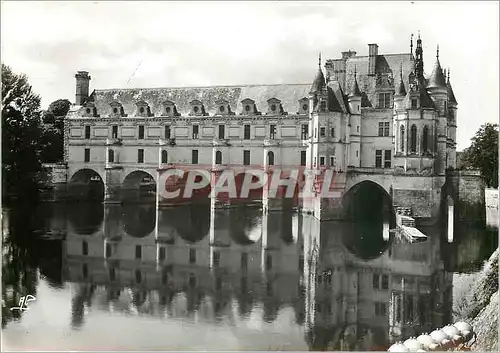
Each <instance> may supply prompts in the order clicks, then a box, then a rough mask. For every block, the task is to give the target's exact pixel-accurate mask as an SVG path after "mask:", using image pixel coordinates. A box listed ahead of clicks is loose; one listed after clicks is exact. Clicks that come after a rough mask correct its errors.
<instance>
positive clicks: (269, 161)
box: [267, 151, 274, 165]
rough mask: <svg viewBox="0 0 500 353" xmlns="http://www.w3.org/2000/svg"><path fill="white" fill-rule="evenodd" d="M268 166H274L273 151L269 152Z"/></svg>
mask: <svg viewBox="0 0 500 353" xmlns="http://www.w3.org/2000/svg"><path fill="white" fill-rule="evenodd" d="M267 164H268V165H274V152H273V151H269V152H267Z"/></svg>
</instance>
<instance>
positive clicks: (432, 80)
mask: <svg viewBox="0 0 500 353" xmlns="http://www.w3.org/2000/svg"><path fill="white" fill-rule="evenodd" d="M433 87H437V88H446V79H445V78H444V74H443V69H442V68H441V64H440V63H439V49H438V54H437V55H436V62H435V63H434V67H433V69H432V73H431V76H430V77H429V80H428V83H427V88H433Z"/></svg>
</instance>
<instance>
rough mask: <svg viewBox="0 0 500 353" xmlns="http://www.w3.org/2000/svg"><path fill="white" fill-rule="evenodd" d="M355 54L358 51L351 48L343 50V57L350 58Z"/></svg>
mask: <svg viewBox="0 0 500 353" xmlns="http://www.w3.org/2000/svg"><path fill="white" fill-rule="evenodd" d="M353 56H356V52H355V51H352V50H349V51H343V52H342V59H344V60H345V59H349V58H352V57H353Z"/></svg>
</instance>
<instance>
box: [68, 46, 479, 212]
mask: <svg viewBox="0 0 500 353" xmlns="http://www.w3.org/2000/svg"><path fill="white" fill-rule="evenodd" d="M409 49H410V50H409V53H403V54H380V53H379V48H378V45H377V44H369V45H368V55H367V56H358V55H357V53H356V52H355V51H351V50H349V51H346V52H342V57H341V58H339V59H328V60H326V62H325V63H324V67H322V62H321V56H320V58H319V67H318V70H317V73H316V76H315V77H314V80H313V83H312V84H310V83H309V84H276V85H247V86H212V87H192V88H153V89H95V90H94V91H93V92H92V93H90V94H89V86H90V80H91V77H90V75H89V73H88V72H86V71H78V73H77V74H76V76H75V77H76V97H75V104H74V105H73V106H72V107H71V109H70V111H69V113H68V115H67V117H66V120H65V122H66V125H65V127H66V128H65V151H64V152H65V161H66V165H67V167H66V168H67V169H66V170H65V172H64V174H65V177H64V180H63V181H62V183H61V184H66V185H70V186H71V185H74V186H75V187H76V185H80V187H82V185H83V186H84V187H88V186H89V185H91V184H92V181H99V185H101V188H102V190H97V193H98V194H99V195H102V197H103V198H104V200H105V201H106V202H112V201H117V200H120V199H121V197H122V195H123V193H124V192H125V191H126V190H134V188H135V189H137V188H143V189H144V188H146V189H147V187H148V184H149V187H150V190H151V191H152V192H153V193H154V188H155V187H156V185H155V183H156V182H157V181H158V175H159V174H158V173H160V172H161V171H162V170H163V169H165V168H168V166H169V165H197V164H198V165H204V166H207V165H209V166H216V165H222V166H227V165H231V166H240V167H241V168H242V170H243V171H244V170H245V167H246V166H251V165H253V166H255V165H258V166H261V167H263V168H266V167H268V166H272V165H280V166H290V167H292V166H304V167H305V168H308V169H318V170H320V171H322V173H323V172H324V171H325V170H329V169H330V170H333V171H335V172H336V173H337V174H336V175H337V177H336V186H337V187H338V188H339V190H341V192H342V193H343V194H347V192H348V191H349V190H350V189H354V187H356V186H357V185H358V184H360V183H362V182H364V181H370V182H372V183H374V184H375V185H377V186H379V187H381V188H382V189H383V190H385V192H386V196H390V198H391V201H392V204H393V205H394V206H403V207H409V208H411V212H412V214H413V215H414V216H415V217H417V218H432V217H435V216H437V214H438V212H439V208H440V204H441V201H442V199H443V197H444V194H441V189H442V188H443V187H444V186H445V182H446V180H450V181H449V182H448V183H447V185H452V184H453V185H454V186H453V187H451V186H450V187H451V189H453V190H454V191H453V192H454V195H453V196H452V199H453V200H455V201H459V200H460V199H463V197H462V196H458V195H459V194H460V192H459V189H460V188H461V190H463V191H464V192H468V193H470V192H473V191H471V190H472V189H474V190H475V191H474V192H476V191H477V192H479V193H481V190H480V189H481V185H479V184H477V185H476V186H477V187H472V189H471V188H465V187H464V185H465V184H463V183H462V184H460V183H459V182H458V181H457V180H458V179H456V178H455V179H453V180H454V181H451V179H449V178H447V177H446V176H445V174H446V171H452V170H453V169H454V168H455V164H456V127H457V126H456V116H457V101H456V99H455V96H454V93H453V89H452V86H451V83H450V72H449V71H448V73H446V71H443V69H442V67H441V64H440V61H439V49H438V51H437V53H436V57H435V63H434V66H433V69H432V72H431V73H430V74H429V75H425V74H424V69H423V68H424V55H423V48H422V40H421V38H420V36H419V37H418V39H417V41H416V47H415V48H413V38H412V40H411V43H410V48H409ZM450 175H451V174H450ZM455 176H456V175H455ZM470 177H471V178H473V179H474V178H476V179H477V175H472V176H470ZM460 178H461V177H459V179H460ZM474 180H475V179H474ZM469 186H470V185H469ZM448 189H449V188H448ZM482 190H483V191H482V193H483V195H484V188H483V189H482ZM450 192H451V191H450ZM450 192H447V193H450ZM467 197H468V196H467ZM483 199H484V197H483ZM453 200H452V201H453ZM478 200H480V198H478ZM476 201H477V200H476ZM339 202H340V201H339V200H336V201H335V200H322V199H321V198H318V199H317V200H308V201H307V202H306V201H304V204H303V205H302V207H303V208H304V209H305V210H308V211H310V212H311V213H314V214H315V215H316V217H317V218H320V219H331V218H338V216H339V212H338V209H339V207H338V206H339ZM483 203H484V201H483Z"/></svg>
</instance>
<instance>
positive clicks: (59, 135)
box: [41, 99, 71, 163]
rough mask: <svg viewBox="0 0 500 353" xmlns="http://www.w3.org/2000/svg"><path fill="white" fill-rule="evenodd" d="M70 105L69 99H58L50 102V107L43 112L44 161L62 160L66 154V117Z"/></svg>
mask: <svg viewBox="0 0 500 353" xmlns="http://www.w3.org/2000/svg"><path fill="white" fill-rule="evenodd" d="M70 107H71V102H70V101H69V100H67V99H58V100H56V101H54V102H52V103H50V105H49V108H48V109H47V110H46V111H45V112H44V113H43V118H42V120H43V123H44V126H43V136H42V141H41V143H42V146H43V147H42V155H41V160H42V162H45V163H57V162H62V160H63V156H64V117H65V116H66V114H68V111H69V108H70Z"/></svg>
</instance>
